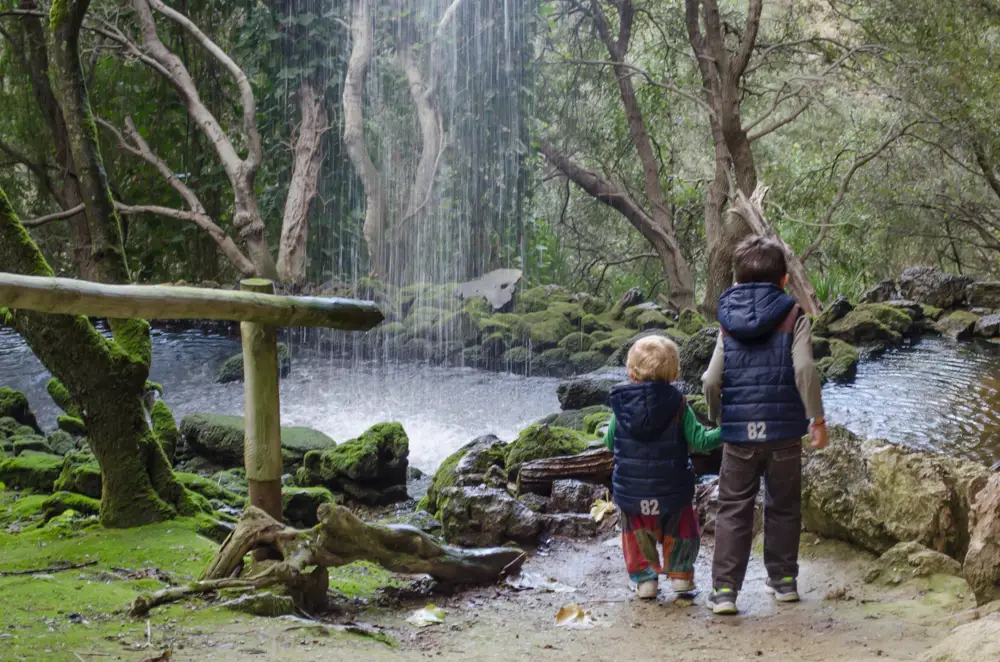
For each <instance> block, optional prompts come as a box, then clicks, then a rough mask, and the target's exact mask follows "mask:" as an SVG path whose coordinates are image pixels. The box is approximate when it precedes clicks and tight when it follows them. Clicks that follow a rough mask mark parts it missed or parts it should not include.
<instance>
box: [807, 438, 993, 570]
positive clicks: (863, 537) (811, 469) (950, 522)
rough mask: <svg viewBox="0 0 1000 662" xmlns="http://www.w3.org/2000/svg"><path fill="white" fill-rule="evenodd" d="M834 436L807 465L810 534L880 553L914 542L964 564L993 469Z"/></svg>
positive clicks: (882, 443) (877, 441)
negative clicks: (973, 518) (977, 501)
mask: <svg viewBox="0 0 1000 662" xmlns="http://www.w3.org/2000/svg"><path fill="white" fill-rule="evenodd" d="M830 436H831V441H830V445H829V446H828V447H827V448H826V449H824V450H821V451H811V452H807V453H806V456H805V458H804V462H803V467H802V472H803V475H802V483H803V486H802V525H803V528H805V529H806V530H807V531H812V532H814V533H818V534H820V535H823V536H826V537H828V538H837V539H840V540H845V541H847V542H850V543H853V544H855V545H858V546H860V547H863V548H865V549H868V550H870V551H872V552H875V553H876V554H882V553H884V552H886V551H888V550H889V549H890V548H891V547H893V546H894V545H896V544H897V543H900V542H911V541H912V542H919V543H921V544H923V545H925V546H927V547H929V548H931V549H933V550H935V551H938V552H942V553H944V554H947V555H948V556H951V557H952V558H956V559H961V558H964V556H965V553H966V550H967V549H968V546H969V528H968V521H969V509H970V503H971V501H972V497H973V496H974V495H975V494H976V493H977V492H978V491H979V490H980V489H981V488H982V486H983V485H985V484H986V480H987V479H988V477H989V472H988V470H987V468H986V467H983V466H980V465H978V464H975V463H973V462H969V461H966V460H960V459H956V458H951V457H947V456H944V455H939V454H935V453H927V452H923V451H918V450H914V449H911V448H906V447H903V446H896V445H893V444H890V443H888V442H886V441H884V440H880V439H861V438H859V437H857V436H856V435H854V434H852V433H850V432H849V431H847V430H846V429H844V428H842V427H840V426H834V427H832V428H831V431H830Z"/></svg>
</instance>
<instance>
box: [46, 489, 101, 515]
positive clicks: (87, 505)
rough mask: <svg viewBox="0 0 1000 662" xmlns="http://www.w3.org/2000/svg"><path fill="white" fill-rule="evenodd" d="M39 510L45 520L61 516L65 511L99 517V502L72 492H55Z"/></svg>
mask: <svg viewBox="0 0 1000 662" xmlns="http://www.w3.org/2000/svg"><path fill="white" fill-rule="evenodd" d="M41 510H42V513H43V514H44V515H45V519H46V520H50V519H52V518H53V517H55V516H56V515H61V514H63V513H64V512H66V511H67V510H74V511H76V512H78V513H82V514H84V515H99V514H100V512H101V502H100V501H98V500H97V499H92V498H90V497H87V496H84V495H82V494H76V493H74V492H56V493H55V494H53V495H51V496H49V497H46V498H45V501H43V502H42V505H41Z"/></svg>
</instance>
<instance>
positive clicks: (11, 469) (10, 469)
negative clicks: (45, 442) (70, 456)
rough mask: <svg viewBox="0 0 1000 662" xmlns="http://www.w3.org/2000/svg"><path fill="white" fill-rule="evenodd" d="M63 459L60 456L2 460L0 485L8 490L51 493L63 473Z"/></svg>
mask: <svg viewBox="0 0 1000 662" xmlns="http://www.w3.org/2000/svg"><path fill="white" fill-rule="evenodd" d="M62 466H63V458H61V457H59V456H58V455H35V454H31V455H22V456H20V457H12V458H10V459H7V460H0V483H3V484H4V485H6V486H7V488H8V489H13V488H16V489H20V490H29V489H30V490H35V491H38V492H51V491H52V485H53V484H54V483H55V482H56V479H57V478H59V473H60V472H61V471H62Z"/></svg>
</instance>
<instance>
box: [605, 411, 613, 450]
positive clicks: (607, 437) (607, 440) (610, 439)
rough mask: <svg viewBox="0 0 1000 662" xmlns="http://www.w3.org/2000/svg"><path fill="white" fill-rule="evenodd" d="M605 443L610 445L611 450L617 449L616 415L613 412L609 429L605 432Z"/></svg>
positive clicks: (609, 420)
mask: <svg viewBox="0 0 1000 662" xmlns="http://www.w3.org/2000/svg"><path fill="white" fill-rule="evenodd" d="M604 445H605V446H607V447H608V450H609V451H614V450H615V415H614V414H611V418H610V419H608V431H607V432H605V433H604Z"/></svg>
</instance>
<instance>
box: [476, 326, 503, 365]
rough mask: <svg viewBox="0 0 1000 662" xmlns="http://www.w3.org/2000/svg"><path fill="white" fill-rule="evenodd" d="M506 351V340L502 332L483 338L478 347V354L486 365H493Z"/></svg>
mask: <svg viewBox="0 0 1000 662" xmlns="http://www.w3.org/2000/svg"><path fill="white" fill-rule="evenodd" d="M506 351H507V338H506V336H505V334H504V332H503V331H495V332H493V333H491V334H489V335H488V336H486V337H485V338H483V341H482V342H481V343H480V345H479V354H480V356H481V357H482V359H483V360H484V361H486V362H487V363H488V364H491V365H492V364H495V363H496V362H497V361H499V360H500V357H501V356H503V354H504V352H506Z"/></svg>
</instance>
